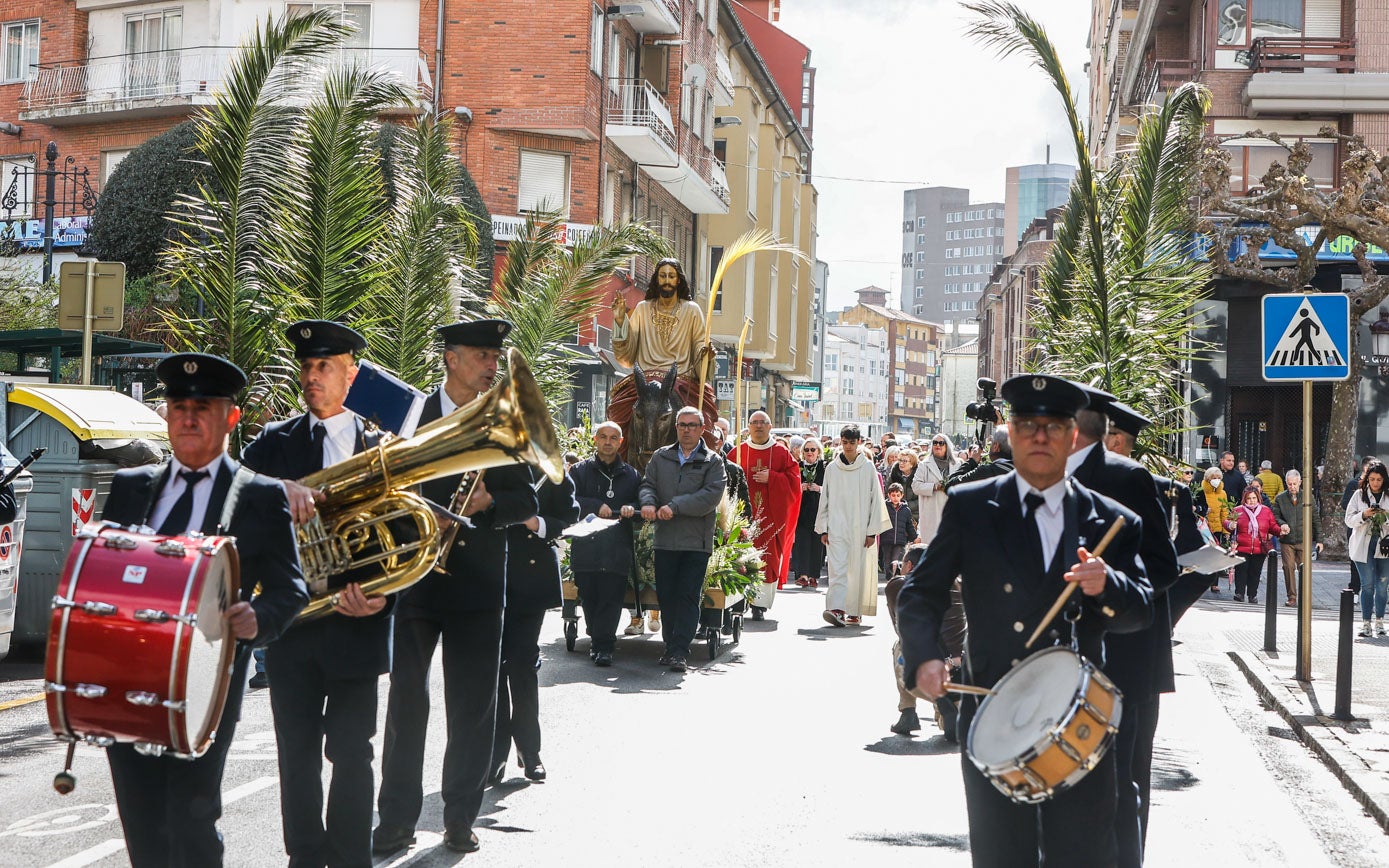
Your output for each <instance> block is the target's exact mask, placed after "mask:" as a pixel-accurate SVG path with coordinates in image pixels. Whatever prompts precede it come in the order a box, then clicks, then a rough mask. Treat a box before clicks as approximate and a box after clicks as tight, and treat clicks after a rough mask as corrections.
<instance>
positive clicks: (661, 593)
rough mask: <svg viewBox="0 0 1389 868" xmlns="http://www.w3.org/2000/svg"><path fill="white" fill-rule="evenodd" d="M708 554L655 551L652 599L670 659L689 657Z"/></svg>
mask: <svg viewBox="0 0 1389 868" xmlns="http://www.w3.org/2000/svg"><path fill="white" fill-rule="evenodd" d="M708 565H709V553H708V552H691V551H671V550H669V549H656V597H657V598H658V599H659V600H660V601H661V622H662V624H661V638H662V639H664V640H665V643H666V653H667V654H669V655H670V656H672V657H688V656H690V643H691V642H692V641H694V634H695V627H697V626H699V603H700V600H701V599H703V597H704V570H705V568H706V567H708Z"/></svg>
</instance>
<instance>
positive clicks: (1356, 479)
mask: <svg viewBox="0 0 1389 868" xmlns="http://www.w3.org/2000/svg"><path fill="white" fill-rule="evenodd" d="M1374 460H1375V458H1374V456H1373V455H1366V456H1364V457H1362V458H1361V459H1360V469H1359V470H1358V471H1357V470H1356V469H1355V468H1354V467H1352V468H1351V474H1350V479H1348V480H1346V490H1345V491H1343V492H1342V493H1341V511H1342V512H1344V511H1345V509H1346V507H1348V506H1350V499H1351V497H1353V496H1354V495H1355V492H1356V491H1357V490H1358V489H1359V488H1360V477H1362V476H1364V475H1365V471H1366V470H1368V469H1369V467H1370V465H1371V464H1373V463H1374ZM1350 532H1351V531H1350V528H1349V527H1347V528H1346V543H1347V546H1348V547H1349V543H1350ZM1347 587H1349V588H1350V589H1351V590H1352V591H1354V592H1355V593H1357V594H1358V593H1360V568H1359V567H1357V566H1356V565H1355V561H1354V560H1352V561H1351V562H1350V584H1349V585H1348V586H1347ZM252 686H253V687H254V686H255V685H252Z"/></svg>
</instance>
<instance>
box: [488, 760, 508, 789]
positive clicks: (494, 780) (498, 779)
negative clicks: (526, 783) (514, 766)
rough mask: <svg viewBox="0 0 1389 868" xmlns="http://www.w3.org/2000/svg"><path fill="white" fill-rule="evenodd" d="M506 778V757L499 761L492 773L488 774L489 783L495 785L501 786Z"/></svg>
mask: <svg viewBox="0 0 1389 868" xmlns="http://www.w3.org/2000/svg"><path fill="white" fill-rule="evenodd" d="M504 780H506V759H505V758H503V759H502V761H501V762H499V763H497V766H496V768H494V769H492V774H490V775H488V776H487V783H489V784H491V785H492V786H494V787H498V786H501V783H502V781H504Z"/></svg>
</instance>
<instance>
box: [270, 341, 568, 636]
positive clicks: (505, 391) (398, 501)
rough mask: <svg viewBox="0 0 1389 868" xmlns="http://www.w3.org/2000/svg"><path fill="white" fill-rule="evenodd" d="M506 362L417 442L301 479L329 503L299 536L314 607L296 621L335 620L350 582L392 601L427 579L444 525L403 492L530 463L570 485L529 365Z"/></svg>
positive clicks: (385, 443)
mask: <svg viewBox="0 0 1389 868" xmlns="http://www.w3.org/2000/svg"><path fill="white" fill-rule="evenodd" d="M506 359H507V370H508V373H507V374H505V375H503V376H502V378H501V379H500V380H499V381H498V382H497V384H496V385H494V386H493V387H492V388H491V389H489V390H488V391H487V392H485V393H483V394H482V395H479V396H478V397H477V398H476V399H474V400H473V401H471V402H470V403H468V404H465V405H463V406H462V407H459V408H458V409H457V410H455V411H454V412H452V413H450V414H449V415H447V416H445V417H444V418H442V419H438V420H435V421H434V422H431V423H429V424H428V425H426V426H424V427H423V428H420V429H419V430H418V431H417V432H415V436H413V437H411V438H409V439H408V440H407V439H399V438H395V439H390V438H387V437H383V438H382V441H381V442H380V443H379V444H378V445H377V447H376V448H375V449H368V450H366V451H363V452H359V453H357V454H356V455H353V456H352V457H351V458H349V459H347V460H346V461H340V462H338V463H337V464H334V465H332V466H331V467H325V468H324V469H322V470H320V471H318V472H317V473H311V474H309V475H308V476H306V477H304V478H303V479H301V480H299V482H300V483H301V484H303V485H306V486H308V487H309V488H315V489H318V490H319V491H321V492H323V494H324V499H323V500H322V501H320V502H319V503H318V504H317V513H316V515H315V516H314V518H313V520H311V521H309V522H306V523H305V524H303V525H300V526H299V528H298V532H297V533H298V545H299V560H300V563H301V565H302V567H303V571H304V580H305V582H307V583H308V585H309V593H310V599H309V603H308V605H307V606H305V607H304V610H303V611H302V612H300V613H299V615H298V617H297V618H296V619H295V621H296V622H301V621H309V620H312V619H314V618H318V617H321V616H323V615H326V614H329V613H330V612H332V611H333V603H334V597H335V596H336V591H337V590H338V588H339V587H341V585H342V584H346V583H347V582H357V583H359V584H360V585H361V587H362V593H363V594H366V595H372V594H392V593H395V592H397V591H403V590H405V589H406V588H408V587H410V586H411V585H413V584H414V583H415V582H417V581H419V580H420V579H421V578H423V577H424V575H425V574H426V573H428V572H429V571H430V569H431V568H432V567H433V566H434V563H435V561H436V559H437V558H438V557H439V554H440V548H441V546H440V534H439V520H438V519H437V518H436V517H435V512H434V507H433V506H431V505H430V504H429V502H428V501H426V500H425V499H424V498H423V497H421V496H420V495H418V494H416V493H415V492H413V491H409V490H407V489H409V488H411V487H413V486H416V485H419V484H421V483H423V482H428V481H430V480H432V479H439V478H440V477H444V476H455V475H458V474H463V473H469V472H473V471H481V470H483V469H485V468H488V467H501V466H504V465H507V464H533V465H535V466H536V467H538V468H539V469H541V470H542V471H544V472H545V475H546V476H548V477H549V478H550V479H551V480H553V481H554V482H556V483H558V482H560V481H562V480H563V479H564V463H563V456H562V454H561V452H560V450H559V443H558V440H557V439H556V437H555V429H554V423H553V422H551V420H550V412H549V409H548V407H547V406H546V404H545V398H544V396H543V395H541V393H540V390H539V388H537V387H536V385H535V380H534V379H533V378H532V377H531V372H530V366H529V365H527V364H526V361H525V359H524V358H523V357H522V356H521V354H520V353H519V352H517V351H516V350H514V349H509V350H507V353H506ZM344 574H346V575H344ZM333 577H338V579H339V581H338V582H336V583H333V582H330V581H329V580H330V579H331V578H333Z"/></svg>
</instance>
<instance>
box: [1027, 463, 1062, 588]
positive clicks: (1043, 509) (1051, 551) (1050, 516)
mask: <svg viewBox="0 0 1389 868" xmlns="http://www.w3.org/2000/svg"><path fill="white" fill-rule="evenodd" d="M1034 491H1037V489H1035V488H1033V487H1032V486H1031V485H1028V484H1027V482H1026V481H1025V480H1024V479H1023V478H1022V477H1021V476H1019V477H1018V505H1019V507H1020V508H1021V509H1022V512H1023V514H1024V515H1026V514H1027V502H1026V499H1027V495H1029V494H1031V493H1032V492H1034ZM1037 493H1038V494H1040V495H1041V496H1042V498H1043V499H1044V501H1045V502H1044V503H1043V504H1042V505H1041V506H1039V507H1037V511H1036V512H1035V513H1033V516H1032V517H1033V518H1034V519H1035V520H1036V522H1037V532H1038V533H1040V534H1041V536H1042V558H1043V561H1044V563H1045V564H1046V568H1047V569H1048V570H1050V569H1051V561H1052V557H1053V556H1054V555H1055V554H1056V546H1057V545H1058V544H1059V543H1060V542H1061V534H1063V533H1065V531H1066V509H1065V504H1066V480H1065V479H1062V480H1061V481H1060V482H1058V483H1056V484H1055V485H1052V486H1050V487H1048V488H1045V489H1043V490H1041V491H1037Z"/></svg>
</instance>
